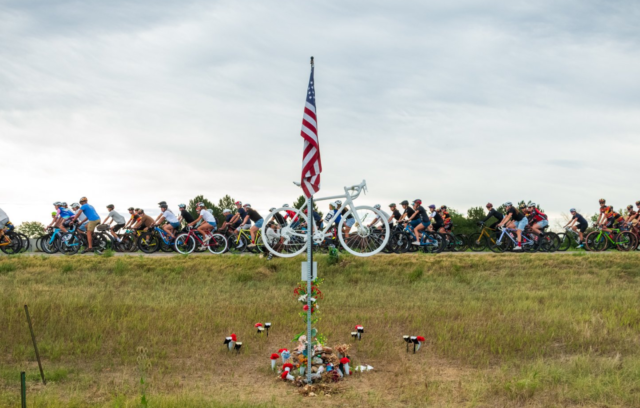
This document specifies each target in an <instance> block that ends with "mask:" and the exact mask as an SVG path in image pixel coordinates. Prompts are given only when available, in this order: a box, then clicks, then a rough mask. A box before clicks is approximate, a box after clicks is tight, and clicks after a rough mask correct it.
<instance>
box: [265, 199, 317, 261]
mask: <svg viewBox="0 0 640 408" xmlns="http://www.w3.org/2000/svg"><path fill="white" fill-rule="evenodd" d="M305 205H306V204H305ZM282 211H295V212H296V216H297V217H298V219H299V220H301V221H304V222H305V223H306V224H307V225H309V223H308V222H307V216H306V215H304V213H303V212H302V211H301V210H300V209H296V208H295V207H280V208H276V209H275V210H273V211H271V212H270V213H269V215H267V216H266V217H265V219H264V221H263V223H262V228H261V229H260V231H261V233H262V243H263V244H264V246H265V248H267V250H268V251H269V252H270V253H272V254H273V255H275V256H278V257H280V258H293V257H294V256H298V255H300V254H301V253H303V252H304V251H306V249H307V246H308V245H309V240H308V239H307V235H306V234H305V236H304V237H301V238H302V239H303V240H304V245H303V246H302V248H300V249H298V250H297V251H295V252H290V253H289V252H285V253H282V252H278V251H276V250H274V249H273V248H272V247H271V245H269V240H268V239H265V237H267V236H268V235H267V228H268V226H267V225H268V224H269V221H271V220H272V219H273V216H274V214H276V213H279V212H282Z"/></svg>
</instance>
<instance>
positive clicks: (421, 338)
mask: <svg viewBox="0 0 640 408" xmlns="http://www.w3.org/2000/svg"><path fill="white" fill-rule="evenodd" d="M416 340H418V341H419V342H420V343H424V337H422V336H418V337H416Z"/></svg>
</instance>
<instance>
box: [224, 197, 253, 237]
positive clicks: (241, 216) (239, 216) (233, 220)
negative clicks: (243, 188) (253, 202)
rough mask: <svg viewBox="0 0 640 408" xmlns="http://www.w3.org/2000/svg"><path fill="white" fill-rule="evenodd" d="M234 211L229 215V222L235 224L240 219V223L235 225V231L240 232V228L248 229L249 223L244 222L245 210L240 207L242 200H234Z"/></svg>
mask: <svg viewBox="0 0 640 408" xmlns="http://www.w3.org/2000/svg"><path fill="white" fill-rule="evenodd" d="M235 206H236V213H235V214H234V215H233V217H231V219H230V220H229V223H230V224H231V225H236V224H237V222H238V221H240V225H238V226H237V227H236V233H240V230H241V229H249V228H250V227H251V223H249V225H248V226H247V225H245V224H244V220H245V219H246V218H247V212H246V211H245V209H244V208H242V201H236V202H235Z"/></svg>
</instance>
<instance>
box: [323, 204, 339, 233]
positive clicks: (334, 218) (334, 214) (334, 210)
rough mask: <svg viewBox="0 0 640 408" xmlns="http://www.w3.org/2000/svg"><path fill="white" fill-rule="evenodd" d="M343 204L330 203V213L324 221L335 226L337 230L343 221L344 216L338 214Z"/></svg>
mask: <svg viewBox="0 0 640 408" xmlns="http://www.w3.org/2000/svg"><path fill="white" fill-rule="evenodd" d="M341 204H342V202H341V201H334V202H332V203H329V212H328V213H327V215H326V216H325V217H324V220H325V221H326V222H327V223H331V224H334V225H335V226H336V228H337V227H338V224H340V220H341V219H342V215H340V214H339V213H338V209H339V208H340V205H341Z"/></svg>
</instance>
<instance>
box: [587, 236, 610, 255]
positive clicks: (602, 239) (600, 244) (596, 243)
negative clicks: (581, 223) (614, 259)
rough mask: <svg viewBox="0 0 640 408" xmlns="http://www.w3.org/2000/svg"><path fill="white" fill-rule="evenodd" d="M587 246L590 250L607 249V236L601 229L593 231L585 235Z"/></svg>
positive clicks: (599, 250) (600, 250)
mask: <svg viewBox="0 0 640 408" xmlns="http://www.w3.org/2000/svg"><path fill="white" fill-rule="evenodd" d="M586 241H587V248H589V250H590V251H594V252H602V251H605V250H606V249H607V246H608V243H607V236H606V234H604V233H603V232H601V231H593V232H591V233H590V234H589V235H587V239H586Z"/></svg>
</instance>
